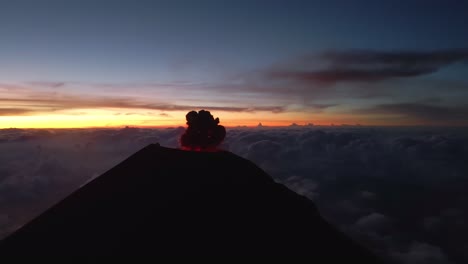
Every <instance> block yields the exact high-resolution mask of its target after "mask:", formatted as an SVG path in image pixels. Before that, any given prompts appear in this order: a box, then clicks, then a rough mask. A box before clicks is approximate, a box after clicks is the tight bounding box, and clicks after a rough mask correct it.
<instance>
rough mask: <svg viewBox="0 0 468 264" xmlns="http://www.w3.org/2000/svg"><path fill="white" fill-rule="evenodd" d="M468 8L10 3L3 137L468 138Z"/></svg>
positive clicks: (6, 7) (0, 41)
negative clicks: (197, 121)
mask: <svg viewBox="0 0 468 264" xmlns="http://www.w3.org/2000/svg"><path fill="white" fill-rule="evenodd" d="M467 14H468V2H467V1H447V0H444V1H443V0H440V1H416V0H415V1H397V0H392V1H333V0H328V1H266V0H265V1H189V0H187V1H144V0H138V1H136V0H133V1H131V0H128V1H120V0H112V1H110V0H109V1H89V0H80V1H78V0H77V1H66V0H63V1H59V0H57V1H51V0H41V1H35V0H30V1H25V0H15V1H2V3H1V6H0V128H9V127H17V128H61V127H119V126H125V125H129V126H175V125H184V124H185V120H184V119H185V114H186V112H187V111H190V110H199V109H206V110H210V111H211V112H212V113H213V114H214V115H215V116H219V117H220V119H221V124H224V125H227V126H236V125H249V126H254V125H257V124H258V123H259V122H262V124H264V125H289V124H291V123H297V124H307V123H314V124H322V125H328V124H332V123H334V124H358V123H359V124H362V125H449V126H459V125H464V126H465V125H468V118H467V117H468V26H467V25H468V15H467Z"/></svg>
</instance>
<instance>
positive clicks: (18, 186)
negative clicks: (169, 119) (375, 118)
mask: <svg viewBox="0 0 468 264" xmlns="http://www.w3.org/2000/svg"><path fill="white" fill-rule="evenodd" d="M183 131H184V128H182V127H178V128H167V129H139V128H125V129H69V130H67V129H60V130H20V129H3V130H0V238H2V237H5V236H6V235H8V234H9V233H11V232H12V231H14V230H15V229H17V228H18V227H20V226H21V225H23V224H24V223H25V222H27V221H28V220H30V219H31V218H32V217H34V216H36V215H38V214H39V213H41V212H42V211H44V210H45V209H46V208H48V207H50V206H51V205H52V204H54V203H56V202H57V201H59V200H60V199H61V198H63V197H65V196H66V195H68V194H70V193H71V192H72V191H74V190H76V189H77V188H79V187H80V186H82V185H83V184H85V183H86V182H88V181H89V180H91V179H93V178H95V177H97V176H99V175H100V174H101V173H103V172H105V171H106V170H108V169H110V168H112V167H113V166H114V165H116V164H118V163H119V162H121V161H123V160H124V159H125V158H127V157H128V156H129V155H131V154H132V153H134V152H136V151H138V150H139V149H141V148H142V147H144V146H146V145H148V144H151V143H160V144H161V145H162V146H166V147H178V139H179V137H180V135H181V134H182V133H183ZM467 132H468V129H466V128H452V129H449V128H423V127H419V128H416V127H415V128H383V127H343V126H336V127H317V126H307V127H301V126H293V127H288V128H268V127H261V128H260V127H259V128H231V129H228V134H227V137H226V140H225V142H224V143H223V145H222V148H224V149H226V150H229V151H232V152H233V153H235V154H238V155H240V156H242V157H245V158H247V159H250V160H252V161H254V162H255V163H256V164H257V165H259V166H260V167H261V168H263V169H264V170H265V171H267V172H268V173H269V174H270V175H271V176H272V177H273V178H274V179H275V180H276V181H277V182H280V183H283V184H285V185H286V186H288V187H289V188H290V189H292V190H294V191H295V192H297V193H299V194H301V195H304V196H307V197H309V198H310V199H312V200H313V201H314V202H315V203H316V205H317V206H318V208H319V210H320V212H321V213H322V215H323V216H324V217H325V218H326V219H327V220H329V221H330V222H332V223H333V224H335V225H336V226H337V227H338V228H339V229H341V230H342V231H343V232H345V233H347V234H348V235H350V236H352V237H353V238H354V239H355V240H357V241H359V242H360V243H362V244H364V245H366V246H368V247H370V248H371V249H372V250H374V251H375V252H377V253H378V254H380V255H381V256H383V257H384V258H386V259H388V260H390V261H391V262H394V263H415V264H418V263H431V264H432V263H468V238H467V237H468V225H466V223H467V222H468V206H466V205H467V204H468V192H467V191H466V190H467V189H468V133H467Z"/></svg>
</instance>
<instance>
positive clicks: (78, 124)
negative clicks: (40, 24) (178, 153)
mask: <svg viewBox="0 0 468 264" xmlns="http://www.w3.org/2000/svg"><path fill="white" fill-rule="evenodd" d="M207 110H209V109H207ZM186 113H187V112H186V111H166V112H161V111H156V110H148V109H130V110H129V109H119V108H107V109H106V108H90V109H73V110H62V111H55V112H44V113H35V114H30V115H27V114H25V115H15V116H0V128H90V127H123V126H133V127H173V126H185V115H186ZM212 114H213V115H214V116H215V117H219V118H220V120H221V124H222V125H224V126H225V127H235V126H248V127H254V126H257V125H258V124H259V123H262V125H263V126H289V125H291V124H292V123H296V124H298V125H307V124H309V123H313V124H314V125H331V124H334V125H341V124H350V125H355V124H358V123H360V124H362V125H415V124H413V123H403V122H402V120H399V119H398V118H397V117H395V119H394V123H393V122H389V121H388V119H386V120H381V119H380V120H379V119H375V118H374V119H371V117H369V116H356V115H351V114H348V115H346V114H338V113H316V114H314V113H305V112H284V113H271V112H255V113H252V112H225V111H212ZM358 118H359V119H358ZM366 121H367V122H366Z"/></svg>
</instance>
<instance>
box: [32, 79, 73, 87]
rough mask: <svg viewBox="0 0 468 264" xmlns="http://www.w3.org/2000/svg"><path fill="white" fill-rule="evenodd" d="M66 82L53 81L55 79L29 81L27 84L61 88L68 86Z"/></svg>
mask: <svg viewBox="0 0 468 264" xmlns="http://www.w3.org/2000/svg"><path fill="white" fill-rule="evenodd" d="M67 84H68V83H66V82H53V81H36V82H28V83H27V85H32V86H38V87H47V88H60V87H64V86H66V85H67Z"/></svg>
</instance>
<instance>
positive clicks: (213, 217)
mask: <svg viewBox="0 0 468 264" xmlns="http://www.w3.org/2000/svg"><path fill="white" fill-rule="evenodd" d="M67 254H68V255H129V254H134V255H149V254H168V255H294V256H299V255H307V256H310V257H311V259H316V260H318V259H322V258H324V259H326V260H327V262H334V261H339V260H341V259H343V260H345V261H346V262H349V263H378V262H379V261H378V260H377V259H376V258H375V257H374V256H373V255H372V254H371V253H369V252H368V251H367V250H366V249H364V248H362V247H361V246H359V245H357V244H356V243H354V242H353V241H352V240H350V239H349V238H347V237H346V236H345V235H343V234H342V233H340V232H338V231H337V230H336V229H334V228H333V227H332V226H331V225H330V224H328V223H327V222H326V221H324V220H323V219H322V218H321V216H320V215H319V213H318V211H317V209H316V207H315V206H314V204H313V203H312V201H310V200H308V199H307V198H305V197H303V196H300V195H298V194H296V193H294V192H292V191H290V190H289V189H287V188H286V187H284V186H283V185H281V184H278V183H275V182H274V181H273V180H272V178H271V177H270V176H268V175H267V174H266V173H265V172H264V171H262V170H261V169H260V168H258V167H257V166H256V165H255V164H253V163H252V162H250V161H248V160H245V159H243V158H241V157H238V156H236V155H234V154H232V153H229V152H223V151H221V152H195V151H183V150H177V149H169V148H164V147H160V146H159V145H149V146H147V147H145V148H143V149H142V150H140V151H138V152H137V153H135V154H134V155H132V156H131V157H129V158H128V159H127V160H125V161H123V162H122V163H120V164H118V165H117V166H115V167H114V168H112V169H111V170H109V171H107V172H106V173H104V174H103V175H101V176H100V177H98V178H96V179H94V180H93V181H91V182H89V183H88V184H86V185H85V186H84V187H82V188H80V189H78V190H77V191H75V192H74V193H72V194H71V195H70V196H68V197H67V198H65V199H64V200H62V201H61V202H59V203H58V204H56V205H55V206H53V207H51V208H50V209H49V210H47V211H46V212H44V213H43V214H42V215H40V216H38V217H37V218H35V219H34V220H32V221H31V222H30V223H28V224H27V225H25V226H23V227H22V228H20V229H19V230H17V231H16V232H15V233H13V234H12V235H11V236H9V237H7V238H6V239H4V240H3V241H2V242H1V243H0V255H67ZM353 261H357V262H353Z"/></svg>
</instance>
